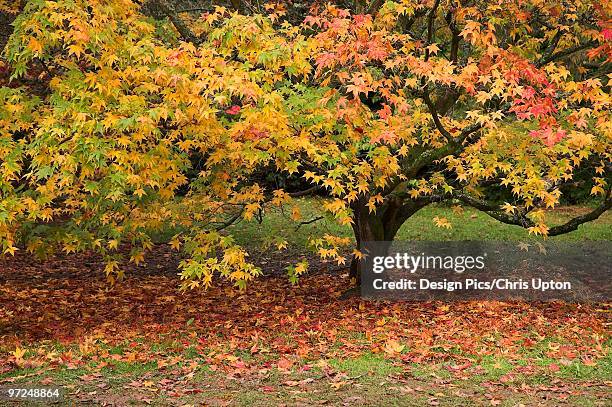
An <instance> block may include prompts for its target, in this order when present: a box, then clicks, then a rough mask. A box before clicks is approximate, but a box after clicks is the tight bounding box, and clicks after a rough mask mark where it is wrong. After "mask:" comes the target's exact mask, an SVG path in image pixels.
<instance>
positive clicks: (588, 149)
mask: <svg viewBox="0 0 612 407" xmlns="http://www.w3.org/2000/svg"><path fill="white" fill-rule="evenodd" d="M153 3H154V6H155V7H157V8H156V10H157V11H158V12H159V13H161V14H160V15H158V17H160V16H167V17H168V18H167V19H166V20H161V21H156V20H154V19H152V18H150V17H147V16H146V15H145V14H143V12H144V11H145V9H143V8H141V6H140V5H139V4H137V3H135V2H132V1H130V0H97V1H88V2H85V1H67V0H66V1H63V0H62V1H56V2H45V1H29V2H27V4H26V6H25V9H24V11H23V12H22V13H21V14H20V15H19V17H18V18H17V19H16V21H15V32H14V33H13V35H12V37H11V39H10V41H9V43H8V45H7V47H6V49H5V57H6V60H7V63H8V64H7V66H6V68H5V69H6V70H7V71H8V72H9V75H10V77H11V79H12V82H11V83H10V84H9V85H8V86H5V87H3V88H1V89H0V125H1V130H0V153H1V154H0V157H2V158H0V171H1V174H2V176H1V177H0V193H1V195H0V243H1V244H2V250H3V251H4V252H5V253H13V252H14V251H15V250H16V249H17V246H18V245H19V244H18V243H19V242H22V243H23V244H24V245H25V246H26V247H27V249H28V250H30V251H33V252H41V253H42V252H48V250H50V249H51V248H53V247H60V248H61V249H62V250H64V251H66V252H72V251H77V250H86V249H94V250H97V251H99V252H101V253H102V254H103V255H104V256H105V258H106V260H107V268H106V271H107V274H108V276H109V278H111V279H114V278H115V276H116V275H117V274H119V276H120V275H121V271H120V270H119V266H118V265H119V261H120V251H119V247H120V245H121V244H123V243H129V244H130V247H131V253H130V260H131V261H133V262H135V263H138V262H140V261H142V259H143V256H144V253H145V251H146V250H148V249H150V248H151V246H152V240H151V236H152V235H153V234H155V233H157V232H159V231H160V230H163V229H165V228H167V227H180V228H182V229H183V230H185V232H183V233H182V234H181V235H177V236H175V237H174V238H173V239H172V241H171V244H172V245H173V246H175V247H177V248H178V247H181V246H182V247H183V249H184V250H185V252H186V254H187V258H186V260H185V261H184V262H183V263H182V264H181V267H182V272H183V276H184V277H185V278H186V279H187V280H188V283H187V284H188V285H191V286H197V285H200V284H203V285H209V284H210V283H211V281H212V279H213V277H214V276H215V275H217V274H220V275H222V276H225V277H227V278H229V279H231V280H232V281H234V282H236V284H238V285H239V286H241V287H242V286H244V284H246V282H247V281H248V280H250V279H252V278H253V277H255V276H256V275H258V274H259V270H258V269H257V268H256V267H254V266H253V265H251V264H249V262H248V261H247V253H246V252H245V251H244V250H243V249H242V248H240V247H238V246H237V245H236V244H235V243H234V242H233V239H232V238H231V236H230V235H229V234H228V233H227V232H226V231H224V229H225V228H226V227H227V226H229V225H231V224H232V223H234V222H236V221H237V220H239V219H247V220H249V219H253V218H254V217H257V216H260V215H261V214H262V213H263V212H264V211H265V208H266V206H267V205H291V198H292V196H298V195H304V194H307V193H309V192H313V191H316V190H319V189H324V190H326V191H327V193H328V194H329V195H330V196H331V198H330V199H329V200H328V201H327V203H326V205H325V210H327V211H328V212H330V213H331V214H332V215H333V216H334V217H335V218H336V219H337V220H338V222H340V223H343V224H350V225H351V226H352V227H353V230H354V232H355V238H356V241H357V245H358V246H357V249H356V250H355V253H354V255H355V256H356V258H357V257H359V256H360V255H361V253H360V252H359V247H360V243H361V242H363V241H367V240H392V239H393V238H394V236H395V234H396V232H397V230H398V229H399V228H400V227H401V225H402V224H403V223H404V222H405V221H406V219H408V218H409V217H410V216H412V215H413V214H414V213H416V212H417V211H418V210H419V209H421V208H423V207H424V206H426V205H428V204H431V203H433V202H442V201H448V200H452V201H456V200H459V201H461V202H463V203H464V204H467V205H471V206H474V207H476V208H478V209H480V210H482V211H485V212H486V213H488V214H489V215H491V216H492V217H494V218H495V219H498V220H500V221H502V222H505V223H510V224H516V225H519V226H523V227H526V228H528V229H529V231H530V232H531V233H534V234H542V235H557V234H561V233H565V232H569V231H571V230H575V229H576V228H577V227H578V226H579V225H580V224H582V223H584V222H587V221H589V220H593V219H595V218H597V217H598V216H599V215H601V213H603V212H604V211H606V210H607V209H609V208H610V206H611V205H612V201H611V199H610V179H609V178H610V154H611V151H612V150H611V149H610V138H611V132H610V113H609V105H610V95H609V87H608V79H609V75H610V49H611V48H610V39H611V38H610V37H611V35H610V32H611V31H610V20H609V12H610V6H609V5H608V4H606V3H604V4H598V3H593V2H587V1H585V2H574V3H572V4H568V3H566V2H543V1H538V0H531V1H519V0H508V1H504V2H503V3H499V4H491V3H489V2H484V1H482V2H481V1H473V2H468V1H462V2H459V1H451V0H447V1H441V0H432V1H412V0H411V1H399V2H397V1H389V2H386V3H379V2H373V3H367V4H366V3H363V4H361V3H359V4H357V3H355V4H354V9H355V12H357V13H363V12H368V13H370V14H353V13H352V12H351V11H349V10H345V9H340V8H337V7H334V6H326V7H320V8H319V9H318V10H317V9H314V10H313V14H312V15H309V16H307V17H306V18H304V21H303V22H302V23H301V24H299V25H296V24H292V23H291V22H289V21H288V20H287V18H286V13H285V10H286V7H284V6H276V5H267V6H265V9H266V10H267V12H266V15H265V16H264V15H260V14H252V15H244V14H238V13H236V12H229V11H227V9H225V8H222V7H216V8H214V9H213V11H212V12H206V13H204V14H202V15H199V14H198V16H197V18H196V17H195V15H194V14H193V13H191V12H182V10H177V8H176V7H175V5H174V4H173V3H171V2H166V1H158V2H153ZM198 13H199V12H198ZM18 84H19V85H21V86H17V85H18ZM262 168H273V169H275V171H276V172H278V173H286V174H293V175H294V176H300V177H302V178H303V179H304V180H306V181H307V182H308V183H309V184H310V185H312V187H311V188H309V189H307V190H305V191H302V192H297V193H287V192H286V191H283V190H280V189H278V190H274V191H272V190H267V189H265V188H263V187H262V186H261V185H260V184H259V183H258V182H257V179H258V178H257V176H256V174H258V172H260V171H261V169H262ZM579 168H591V169H592V170H593V172H594V173H593V174H591V177H590V183H591V192H592V194H593V195H596V196H599V197H600V198H599V199H600V200H601V204H600V205H599V206H597V207H596V208H595V209H593V211H592V212H590V213H588V214H586V215H583V216H580V217H577V218H575V219H572V220H570V221H569V222H567V223H566V224H564V225H557V226H553V227H549V226H548V225H546V224H545V223H544V212H543V208H546V207H548V208H551V207H554V206H555V205H557V204H558V203H559V199H560V196H561V188H562V187H563V185H565V184H567V183H569V182H572V181H573V179H574V173H575V171H576V169H579ZM491 197H494V198H495V199H492V198H491ZM293 213H294V218H295V219H296V220H299V212H296V211H293ZM433 221H434V222H436V223H437V224H438V225H439V226H441V227H448V226H449V223H448V221H447V220H446V219H444V218H441V217H436V218H434V219H433ZM347 243H349V242H348V241H347V239H342V238H339V237H336V236H329V235H326V236H313V237H312V244H313V245H314V246H315V247H316V248H317V249H318V251H319V253H320V254H321V255H322V256H323V257H329V258H333V259H335V260H337V261H339V262H341V261H343V260H344V258H343V256H342V250H341V248H340V246H342V245H344V244H347ZM279 245H282V241H279ZM357 265H358V262H356V261H354V262H353V266H352V271H353V273H354V276H357V272H358V267H357ZM304 270H305V264H304V263H300V264H299V265H298V266H297V267H295V268H291V269H290V275H291V277H292V278H295V277H296V276H297V274H299V273H300V272H303V271H304Z"/></svg>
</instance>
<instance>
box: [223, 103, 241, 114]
mask: <svg viewBox="0 0 612 407" xmlns="http://www.w3.org/2000/svg"><path fill="white" fill-rule="evenodd" d="M240 109H241V108H240V106H238V105H232V106H231V107H230V108H228V109H226V110H225V113H227V114H229V115H237V114H238V113H240Z"/></svg>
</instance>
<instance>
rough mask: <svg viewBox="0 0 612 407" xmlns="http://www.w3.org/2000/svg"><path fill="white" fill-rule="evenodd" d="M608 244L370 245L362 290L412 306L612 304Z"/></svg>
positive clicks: (416, 243) (365, 293)
mask: <svg viewBox="0 0 612 407" xmlns="http://www.w3.org/2000/svg"><path fill="white" fill-rule="evenodd" d="M611 248H612V247H611V245H610V242H607V241H603V242H588V244H587V243H583V244H581V243H571V244H567V243H565V244H563V243H561V244H559V243H549V242H546V243H542V242H539V241H537V242H533V243H527V242H521V243H509V242H393V243H389V242H366V243H365V244H364V246H363V247H362V251H364V252H365V254H366V256H365V258H364V259H363V260H362V261H363V264H362V267H361V269H362V275H361V280H362V283H361V290H362V295H363V296H364V297H368V298H382V299H406V300H432V299H444V300H470V299H495V300H532V301H538V300H552V299H560V300H568V301H607V300H609V299H610V298H611V295H610V294H611V292H612V290H611V287H610V283H609V277H610V271H611V270H610V264H609V263H610V262H609V259H608V257H609V253H610V252H611V251H610V249H611Z"/></svg>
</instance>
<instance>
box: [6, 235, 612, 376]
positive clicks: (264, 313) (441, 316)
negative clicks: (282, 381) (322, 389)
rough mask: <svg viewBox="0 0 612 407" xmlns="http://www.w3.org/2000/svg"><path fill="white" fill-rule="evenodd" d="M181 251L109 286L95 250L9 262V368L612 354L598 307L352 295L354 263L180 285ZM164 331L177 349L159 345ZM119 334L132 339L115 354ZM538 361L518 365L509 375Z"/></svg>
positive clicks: (458, 370) (224, 367) (592, 361)
mask: <svg viewBox="0 0 612 407" xmlns="http://www.w3.org/2000/svg"><path fill="white" fill-rule="evenodd" d="M177 261H178V259H177V258H176V255H175V254H173V252H172V251H171V250H169V249H168V248H167V247H165V246H161V247H159V248H157V249H156V252H155V254H154V255H153V256H152V257H151V258H149V261H148V263H147V265H146V266H140V267H133V270H131V272H129V273H128V274H127V277H126V279H125V280H124V281H123V282H121V283H120V284H117V285H115V286H113V287H110V286H109V285H108V283H107V282H106V281H105V279H104V278H103V274H102V272H101V269H102V264H101V262H100V261H98V260H96V259H95V258H92V257H89V256H88V255H70V256H58V257H54V258H52V259H48V260H46V261H44V262H43V261H39V260H36V259H33V258H30V257H29V256H27V255H24V254H20V255H18V256H16V257H14V258H9V259H6V258H5V259H2V260H0V374H5V376H6V374H7V373H10V372H11V371H12V370H13V369H18V368H24V367H26V368H27V367H30V368H34V369H36V368H43V367H44V368H46V369H54V368H57V367H66V368H68V369H77V368H80V367H83V366H90V365H92V362H97V363H94V365H95V366H96V369H101V368H103V367H105V366H108V365H109V364H110V365H112V364H113V363H117V362H121V361H123V362H130V363H135V362H140V363H146V362H155V363H157V367H158V369H169V368H171V367H172V365H176V364H177V363H178V362H179V361H180V360H181V358H182V356H180V355H181V352H182V351H184V350H185V349H187V348H193V349H195V351H196V352H198V354H200V355H201V356H202V357H203V359H204V360H205V361H206V364H207V365H208V366H209V367H210V369H212V370H213V371H219V372H222V373H223V374H229V375H245V374H248V373H249V372H253V371H261V369H267V368H270V369H271V368H276V369H280V370H289V369H302V370H304V369H306V370H307V369H308V368H309V366H310V364H311V363H315V362H316V361H320V360H325V359H329V358H351V357H357V356H359V355H362V354H364V353H378V354H380V355H382V356H384V357H386V358H389V359H391V360H393V362H394V363H397V364H399V365H401V364H406V365H408V364H413V363H426V364H427V363H444V364H446V366H447V369H448V370H449V371H450V372H452V373H453V374H454V375H456V376H458V377H461V376H469V375H474V374H476V373H478V371H477V370H478V368H479V367H478V366H476V365H475V364H474V363H473V361H474V358H475V357H476V358H478V357H485V356H487V355H493V356H500V357H503V358H504V359H505V360H508V361H510V362H512V361H513V360H518V359H521V358H523V359H524V358H525V354H524V352H525V351H526V350H527V351H529V349H531V348H536V347H540V348H542V343H545V344H546V346H545V347H544V352H545V355H546V356H547V357H550V358H553V359H556V360H560V361H561V363H563V361H567V362H568V363H569V362H571V361H581V362H582V363H583V364H585V365H587V366H588V365H596V364H597V363H598V360H600V359H601V358H603V357H605V355H606V352H607V351H608V349H607V347H606V341H609V339H610V336H609V329H608V325H607V324H608V321H609V319H608V312H607V309H606V307H604V306H603V305H601V304H592V305H584V304H583V305H580V304H567V303H560V302H551V303H541V304H526V303H506V302H465V303H441V302H420V303H401V302H397V303H388V302H369V301H365V300H362V299H360V298H358V297H352V298H348V299H343V298H342V297H341V296H342V293H343V292H344V291H345V290H346V289H347V284H348V278H347V276H346V272H345V271H336V272H319V273H314V274H310V275H307V276H305V277H303V278H302V279H301V280H300V283H299V285H297V286H292V285H291V284H290V283H289V282H288V281H287V279H286V278H283V277H279V276H268V277H262V278H261V279H260V280H258V281H256V282H254V283H252V284H251V285H250V286H249V287H248V289H247V290H246V291H245V292H239V291H236V290H235V289H233V288H232V287H229V286H224V285H220V286H216V287H213V288H211V289H209V290H207V291H202V290H192V291H186V292H180V291H179V290H178V286H179V284H180V280H179V278H178V276H177V275H176V262H177ZM343 273H344V274H343ZM551 338H552V340H551ZM542 341H546V342H542ZM160 342H164V343H168V344H171V345H170V346H171V348H170V349H168V348H163V349H161V350H160V347H159V346H156V344H159V343H160ZM57 344H60V345H61V346H62V348H61V349H65V350H63V351H58V350H57V349H58V348H57ZM117 344H124V345H125V346H126V350H125V351H123V352H120V353H112V352H110V351H109V348H110V347H112V346H114V345H117ZM169 352H170V353H172V355H175V356H172V357H170V356H168V355H169ZM239 352H246V353H248V355H249V357H248V358H241V357H240V356H239V355H240V354H239ZM176 355H179V356H176ZM182 366H184V367H183V370H185V369H187V370H185V371H188V370H189V364H187V365H185V364H183V365H182ZM185 366H187V367H185ZM192 367H193V366H192ZM549 369H551V370H553V371H554V370H555V369H558V366H554V365H551V366H549ZM535 370H536V367H535V366H534V365H532V364H526V365H525V364H523V365H520V366H519V365H517V367H516V368H515V369H514V370H512V372H511V373H509V375H513V374H529V373H530V372H533V371H535ZM92 374H94V375H95V374H96V373H92ZM92 377H94V378H95V376H92Z"/></svg>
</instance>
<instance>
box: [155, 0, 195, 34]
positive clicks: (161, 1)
mask: <svg viewBox="0 0 612 407" xmlns="http://www.w3.org/2000/svg"><path fill="white" fill-rule="evenodd" d="M155 3H156V4H157V6H158V7H159V9H160V10H161V11H162V13H164V14H165V15H167V16H168V18H169V19H170V21H171V22H172V25H174V28H176V31H178V32H179V34H180V35H181V37H182V38H183V39H184V40H185V41H187V42H191V43H194V44H198V43H199V42H200V39H199V38H198V36H197V35H195V34H194V33H193V31H191V29H189V27H188V26H187V24H185V22H184V21H183V20H182V19H181V18H179V16H178V13H177V11H176V10H175V8H174V5H173V4H172V3H169V2H168V1H166V0H155Z"/></svg>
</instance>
